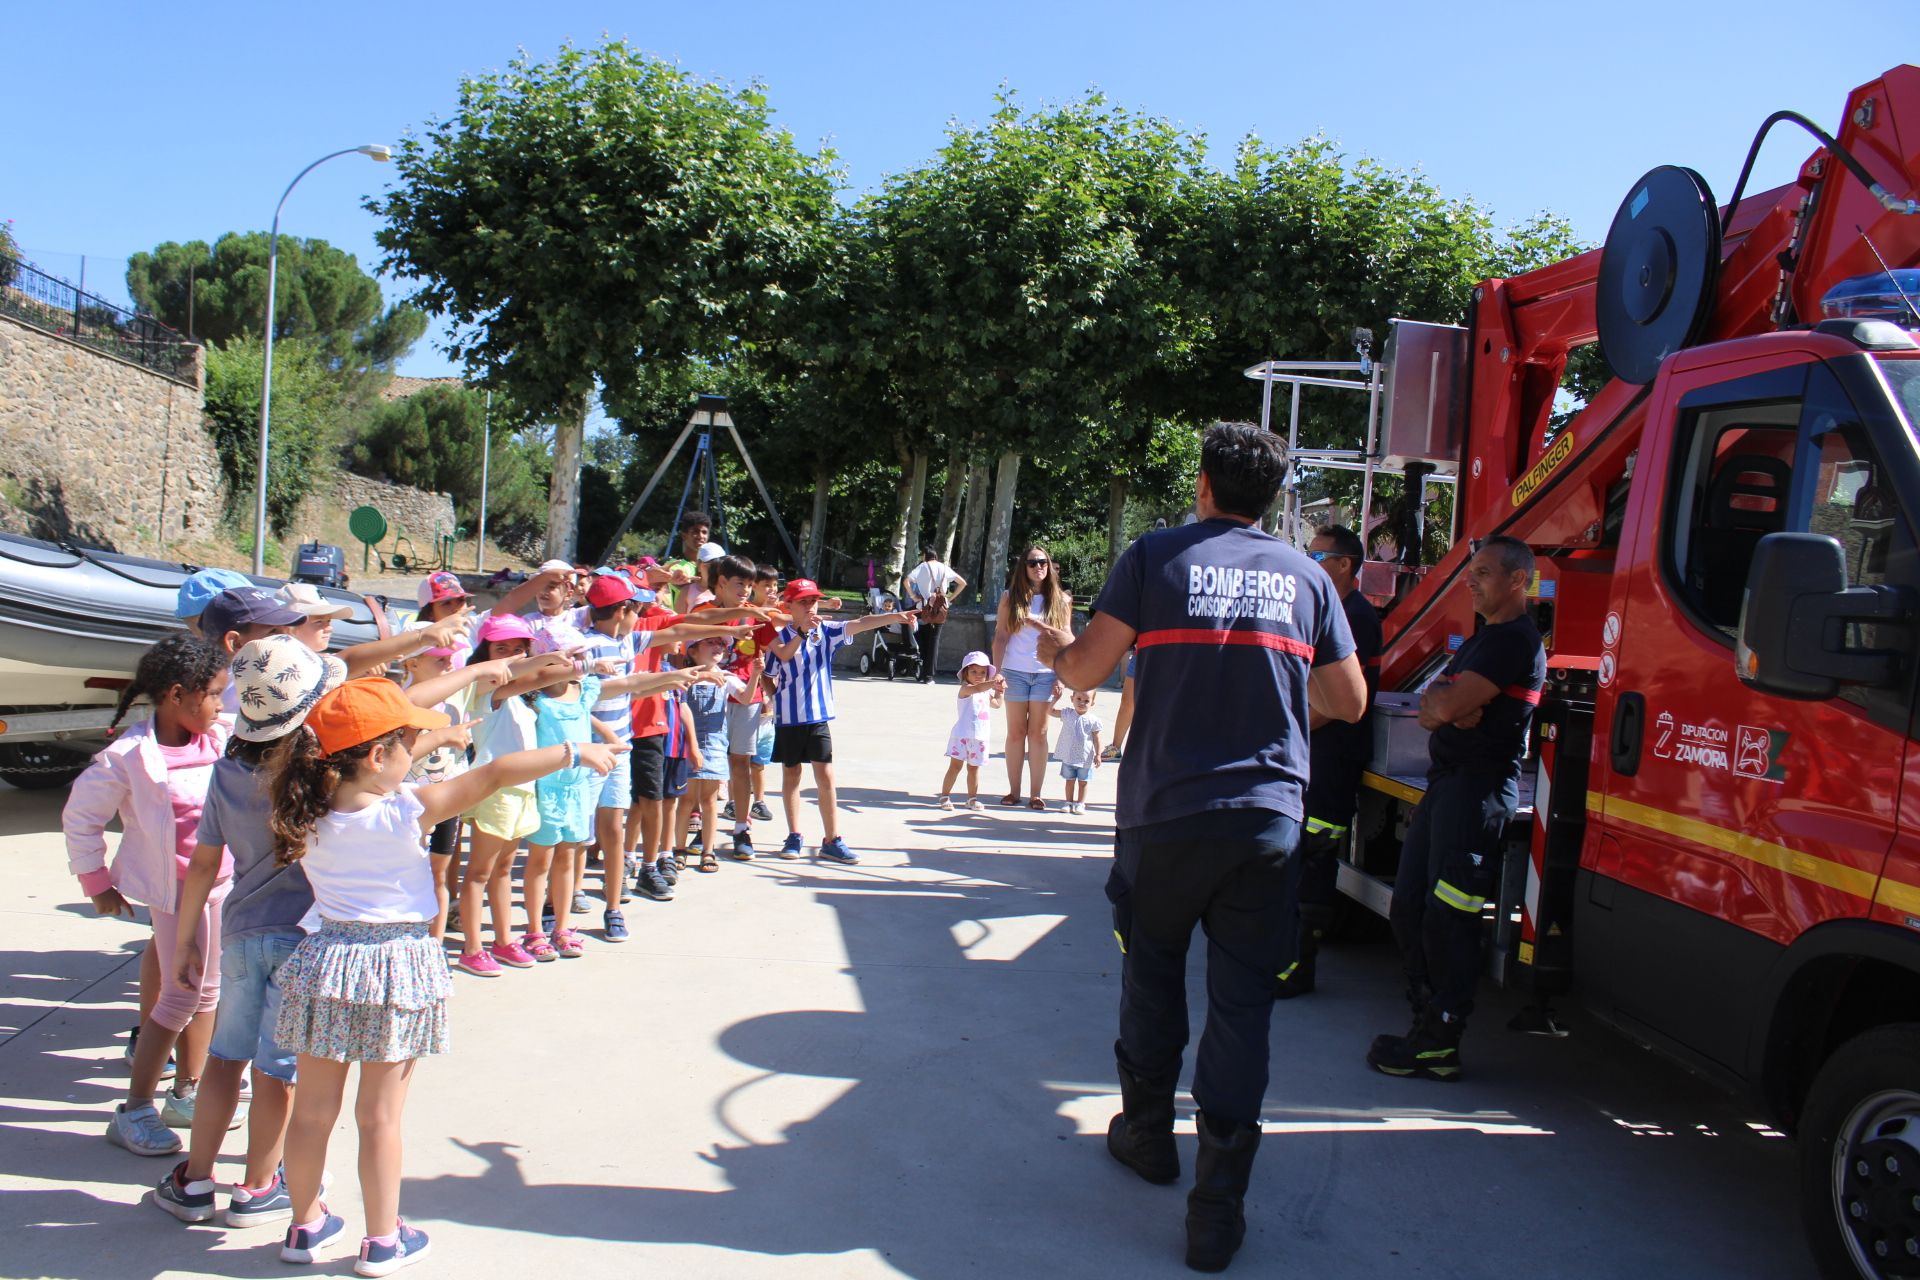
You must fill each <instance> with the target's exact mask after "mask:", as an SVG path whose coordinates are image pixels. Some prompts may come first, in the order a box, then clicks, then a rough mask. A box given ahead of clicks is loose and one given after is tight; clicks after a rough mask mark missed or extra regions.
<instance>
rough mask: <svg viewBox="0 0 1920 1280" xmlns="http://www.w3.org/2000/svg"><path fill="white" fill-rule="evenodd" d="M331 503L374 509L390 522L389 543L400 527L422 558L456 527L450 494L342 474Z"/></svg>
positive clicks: (347, 509)
mask: <svg viewBox="0 0 1920 1280" xmlns="http://www.w3.org/2000/svg"><path fill="white" fill-rule="evenodd" d="M332 499H333V502H334V504H335V505H337V506H338V507H339V508H340V510H341V511H342V512H350V511H352V510H353V509H354V508H355V507H372V508H374V509H375V510H376V511H378V512H379V513H380V514H381V515H383V516H385V517H386V518H387V538H386V541H387V542H388V543H390V542H391V541H392V539H393V535H394V530H395V527H396V526H397V527H399V528H401V529H404V530H405V531H406V534H407V537H408V538H410V539H412V541H413V544H414V546H415V548H416V549H417V550H418V551H419V553H420V554H421V555H423V556H430V555H432V554H433V544H434V541H435V539H437V538H439V537H440V536H441V535H442V534H448V533H452V532H453V531H454V529H455V527H456V526H455V524H454V518H453V495H452V494H450V493H428V492H426V491H425V490H424V489H413V488H409V487H408V486H406V485H403V484H387V483H385V482H384V481H380V480H369V479H368V478H367V477H365V476H357V475H354V474H353V473H352V472H349V471H342V472H340V473H339V476H338V478H337V479H336V480H335V481H334V484H333V494H332ZM294 532H298V530H297V529H296V530H294Z"/></svg>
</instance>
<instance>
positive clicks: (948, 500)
mask: <svg viewBox="0 0 1920 1280" xmlns="http://www.w3.org/2000/svg"><path fill="white" fill-rule="evenodd" d="M966 488H967V459H966V455H965V454H964V453H963V452H962V451H961V448H960V446H959V445H955V446H954V447H953V448H952V449H950V450H948V451H947V483H946V485H945V487H944V488H942V489H941V491H940V514H939V515H938V516H937V517H936V518H935V519H934V522H933V553H934V554H935V555H936V556H939V557H940V559H941V561H942V562H943V563H947V564H951V563H952V562H953V534H954V530H955V529H956V528H957V527H958V526H959V523H960V495H961V494H962V493H964V492H965V491H966ZM962 576H963V577H964V576H965V575H964V574H963V575H962Z"/></svg>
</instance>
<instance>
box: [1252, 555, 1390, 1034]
mask: <svg viewBox="0 0 1920 1280" xmlns="http://www.w3.org/2000/svg"><path fill="white" fill-rule="evenodd" d="M1307 555H1308V557H1309V558H1310V559H1312V560H1314V561H1316V562H1318V563H1319V565H1320V567H1321V568H1322V569H1324V570H1326V573H1327V576H1328V577H1329V578H1331V579H1333V589H1334V591H1335V592H1336V593H1338V594H1339V597H1340V607H1341V608H1342V609H1343V610H1344V611H1345V612H1346V615H1347V629H1348V630H1349V631H1351V632H1353V655H1354V657H1356V658H1358V659H1360V669H1361V671H1362V672H1364V673H1365V675H1366V679H1367V709H1366V711H1365V712H1363V713H1362V714H1361V716H1360V719H1359V720H1358V721H1357V722H1355V723H1353V724H1348V723H1346V722H1345V721H1343V720H1333V719H1329V718H1328V717H1326V716H1324V715H1322V714H1320V713H1319V712H1318V711H1313V712H1310V713H1309V714H1308V717H1307V724H1308V727H1309V728H1310V729H1311V730H1312V734H1313V738H1312V774H1311V777H1310V779H1309V781H1308V783H1307V822H1306V827H1305V829H1304V830H1303V831H1302V832H1301V834H1300V924H1299V934H1300V942H1299V951H1298V956H1297V958H1296V959H1294V961H1293V962H1292V963H1291V964H1289V965H1288V966H1287V967H1286V968H1285V969H1283V970H1281V971H1280V975H1279V980H1278V983H1277V984H1276V986H1275V988H1274V997H1275V998H1276V999H1280V1000H1290V999H1292V998H1293V997H1295V996H1303V995H1306V994H1307V993H1308V992H1309V991H1312V990H1313V981H1314V973H1315V969H1316V964H1317V961H1318V956H1319V951H1320V940H1321V938H1323V937H1325V936H1326V932H1327V928H1328V926H1329V925H1330V924H1331V923H1332V922H1333V895H1334V893H1335V888H1334V878H1335V872H1336V871H1337V870H1338V869H1339V868H1338V860H1339V855H1340V846H1341V845H1342V844H1343V843H1345V841H1346V838H1347V829H1348V828H1349V827H1350V826H1352V825H1353V811H1354V809H1355V807H1356V806H1357V805H1358V803H1359V798H1360V774H1361V772H1362V771H1363V770H1365V769H1366V767H1367V762H1368V761H1369V760H1370V759H1372V757H1373V695H1374V692H1375V690H1376V688H1377V687H1378V685H1379V681H1380V615H1379V614H1378V613H1377V612H1375V610H1374V607H1373V604H1372V602H1371V601H1369V600H1368V599H1367V598H1366V597H1365V596H1363V595H1361V594H1360V565H1361V563H1362V562H1363V561H1364V560H1365V558H1366V553H1365V552H1364V551H1363V550H1362V549H1361V546H1360V539H1359V537H1357V536H1356V535H1355V534H1354V532H1353V530H1351V529H1347V528H1343V527H1342V526H1340V525H1329V526H1328V527H1327V528H1324V529H1321V530H1318V531H1317V532H1316V533H1315V534H1314V535H1313V541H1312V542H1309V543H1308V544H1307Z"/></svg>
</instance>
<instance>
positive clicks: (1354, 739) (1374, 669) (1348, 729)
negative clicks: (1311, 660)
mask: <svg viewBox="0 0 1920 1280" xmlns="http://www.w3.org/2000/svg"><path fill="white" fill-rule="evenodd" d="M1340 608H1341V612H1343V613H1345V614H1346V615H1347V630H1348V631H1350V632H1352V633H1353V656H1354V657H1356V658H1358V659H1360V669H1361V671H1362V672H1363V673H1364V674H1365V675H1366V677H1367V709H1366V711H1365V712H1364V713H1362V715H1361V716H1360V719H1359V720H1358V721H1357V722H1355V723H1353V724H1348V723H1347V722H1346V721H1345V720H1329V721H1328V722H1327V723H1325V724H1323V725H1321V726H1320V727H1319V728H1318V729H1315V730H1314V731H1313V771H1314V773H1315V774H1316V775H1317V774H1320V773H1322V772H1324V771H1326V770H1329V769H1335V770H1337V769H1339V768H1340V767H1341V766H1343V765H1344V766H1346V767H1347V768H1349V769H1350V768H1352V767H1353V766H1355V765H1364V764H1366V762H1367V761H1368V760H1370V759H1372V758H1373V695H1374V691H1375V689H1376V688H1377V687H1378V685H1379V683H1380V614H1379V612H1378V611H1377V610H1376V609H1375V608H1374V607H1373V602H1372V601H1370V600H1368V599H1367V598H1366V597H1365V596H1364V595H1362V594H1361V593H1360V592H1359V590H1358V589H1355V590H1353V591H1349V592H1347V594H1346V596H1345V598H1343V599H1342V600H1341V601H1340Z"/></svg>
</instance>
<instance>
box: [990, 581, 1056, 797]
mask: <svg viewBox="0 0 1920 1280" xmlns="http://www.w3.org/2000/svg"><path fill="white" fill-rule="evenodd" d="M1034 622H1042V623H1045V624H1046V625H1047V626H1050V627H1063V628H1071V626H1072V622H1073V597H1072V596H1071V595H1069V594H1068V593H1067V589H1066V587H1065V586H1063V585H1062V584H1061V582H1060V577H1059V574H1058V573H1056V572H1055V565H1054V563H1053V557H1052V556H1050V555H1048V554H1047V549H1046V548H1045V547H1038V546H1030V547H1028V548H1027V549H1026V551H1025V552H1024V553H1023V554H1022V555H1021V557H1020V558H1019V559H1018V560H1016V561H1014V567H1013V580H1012V584H1011V585H1010V586H1009V587H1008V588H1007V590H1006V591H1005V592H1003V593H1002V594H1001V596H1000V610H999V616H998V618H997V620H996V622H995V625H994V628H993V665H994V666H995V667H997V668H998V669H999V671H1000V673H1001V674H1002V675H1004V676H1005V677H1006V681H1007V691H1006V703H1007V794H1006V795H1004V796H1002V797H1000V803H1001V804H1004V805H1017V804H1019V803H1020V766H1021V765H1022V764H1025V765H1026V766H1027V775H1028V778H1029V780H1030V782H1031V783H1032V786H1031V787H1030V788H1029V790H1030V791H1031V792H1032V799H1030V800H1028V801H1027V806H1028V807H1029V808H1032V809H1045V808H1046V807H1047V802H1046V801H1045V800H1042V799H1041V798H1040V791H1041V788H1042V787H1043V786H1044V785H1045V783H1046V776H1047V721H1048V715H1047V709H1048V708H1049V707H1051V706H1052V705H1053V704H1054V703H1055V702H1058V701H1059V700H1060V685H1059V683H1058V682H1057V681H1056V680H1055V679H1054V678H1053V672H1052V671H1051V670H1050V669H1049V668H1048V667H1047V666H1046V664H1045V663H1043V662H1041V661H1040V657H1039V653H1038V645H1039V643H1040V632H1039V629H1038V628H1036V627H1034V626H1031V625H1030V624H1031V623H1034Z"/></svg>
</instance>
